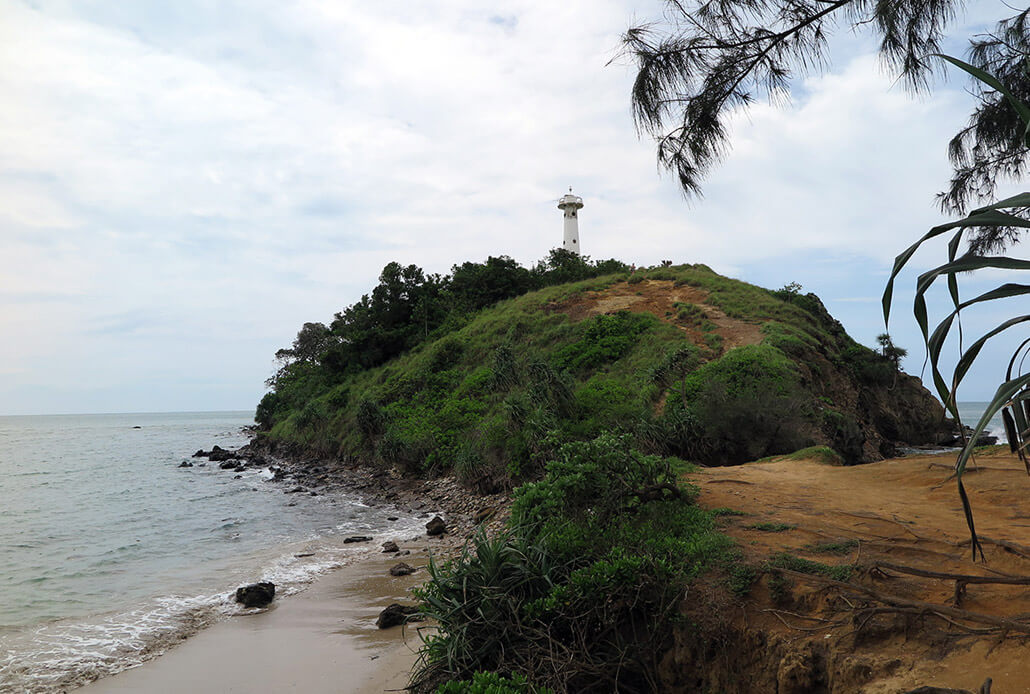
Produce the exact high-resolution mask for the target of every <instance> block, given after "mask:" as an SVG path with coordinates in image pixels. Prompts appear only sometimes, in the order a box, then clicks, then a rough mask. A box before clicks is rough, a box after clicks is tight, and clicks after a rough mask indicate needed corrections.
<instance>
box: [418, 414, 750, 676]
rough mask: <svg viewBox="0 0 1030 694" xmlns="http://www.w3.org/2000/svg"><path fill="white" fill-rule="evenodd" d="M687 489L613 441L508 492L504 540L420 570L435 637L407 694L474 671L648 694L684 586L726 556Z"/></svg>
mask: <svg viewBox="0 0 1030 694" xmlns="http://www.w3.org/2000/svg"><path fill="white" fill-rule="evenodd" d="M694 493H695V492H694V490H692V489H690V488H685V487H682V486H680V485H679V484H678V483H677V480H676V477H675V475H674V474H673V473H672V472H671V470H670V467H669V465H668V463H667V462H666V461H664V460H663V459H661V458H659V457H657V456H647V455H643V454H641V453H639V452H638V451H636V450H634V448H633V446H632V441H631V439H630V438H628V437H626V436H621V437H619V436H614V435H610V434H606V435H602V436H599V437H598V438H596V439H594V440H593V441H588V442H572V443H567V444H565V445H563V446H561V448H560V449H559V450H558V452H557V455H556V457H555V459H554V460H552V461H550V462H548V463H547V465H546V474H545V475H544V477H543V479H541V480H540V481H538V482H532V483H529V484H526V485H523V486H522V487H520V488H519V489H517V490H516V492H515V502H514V504H513V507H512V518H511V534H510V535H508V536H503V537H500V538H495V539H488V538H486V537H484V536H482V535H479V536H477V537H476V538H475V539H474V541H473V543H472V545H471V546H470V547H468V548H466V549H465V551H464V552H463V553H462V554H461V555H460V556H459V557H458V558H457V559H455V560H454V561H452V562H450V563H448V564H445V565H443V566H439V565H437V564H436V563H435V562H431V563H430V581H429V582H428V583H426V585H425V586H423V588H422V589H420V591H419V598H420V600H421V603H422V604H421V609H422V610H423V612H424V613H425V614H426V615H428V616H429V617H431V618H432V619H434V620H436V622H437V623H438V624H439V631H438V632H437V633H436V634H434V635H432V636H430V637H428V638H427V641H426V645H425V647H424V648H423V650H422V653H421V660H420V663H419V667H418V670H417V672H416V675H415V678H414V681H413V685H414V688H415V690H416V691H433V689H432V688H433V687H434V686H437V685H439V683H440V682H441V681H444V680H448V679H450V680H468V679H469V678H470V677H472V676H473V675H474V673H475V672H477V671H488V672H500V673H504V672H517V673H520V674H522V675H524V676H525V677H527V678H528V680H529V681H531V682H534V683H539V684H541V685H544V686H548V687H553V688H554V689H555V690H556V691H601V690H609V689H610V687H611V686H613V683H615V685H614V686H617V687H618V688H625V689H627V690H653V689H654V688H655V686H656V685H655V681H654V679H653V678H654V672H653V667H652V665H653V655H654V652H655V650H656V649H657V648H659V647H660V646H661V644H663V643H664V640H665V639H666V638H667V637H668V634H669V629H670V628H671V621H670V615H671V614H672V612H671V608H672V606H673V605H674V604H675V602H676V601H677V600H678V599H679V598H680V596H681V595H682V587H683V585H684V584H685V582H686V581H689V580H690V579H692V578H693V577H695V576H697V575H698V574H699V573H700V572H701V571H703V570H704V569H705V568H706V567H709V566H711V565H713V564H715V563H718V562H720V561H723V560H724V559H725V558H726V556H727V555H728V552H729V548H730V541H729V540H728V538H726V537H725V536H723V535H721V534H719V533H718V532H716V531H715V530H714V519H713V517H712V514H710V513H708V512H706V511H704V510H702V509H700V508H698V507H696V506H695V505H693V504H692V503H691V499H692V498H693V494H694ZM599 596H604V599H602V600H599V599H598V597H599ZM616 626H617V627H618V628H616ZM552 658H553V659H552Z"/></svg>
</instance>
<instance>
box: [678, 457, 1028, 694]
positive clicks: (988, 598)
mask: <svg viewBox="0 0 1030 694" xmlns="http://www.w3.org/2000/svg"><path fill="white" fill-rule="evenodd" d="M952 461H953V457H952V456H951V455H923V456H911V457H905V458H897V459H892V460H885V461H882V462H878V463H871V464H868V465H860V466H855V467H836V466H831V465H826V464H822V463H818V462H814V461H806V460H801V461H797V460H781V461H772V462H758V463H751V464H748V465H742V466H738V467H727V468H708V469H705V470H703V471H701V472H699V473H695V474H692V475H690V476H689V478H690V480H691V481H692V482H694V483H696V484H698V485H699V486H700V488H701V496H700V503H701V505H703V506H705V507H707V508H727V509H732V510H733V511H739V512H742V513H744V514H746V515H725V516H723V517H722V518H723V520H724V524H725V526H726V527H725V530H726V532H728V533H729V534H730V535H732V536H733V537H734V538H735V539H737V540H738V541H739V543H740V546H741V548H742V550H743V552H744V553H745V556H746V557H747V559H748V561H749V562H751V563H753V564H755V565H758V564H761V563H762V562H764V561H766V560H767V559H768V558H769V557H771V556H773V555H776V554H777V553H781V552H788V553H790V554H791V555H793V556H795V557H798V558H800V559H807V560H811V561H816V562H820V563H822V564H826V565H831V566H833V565H839V564H851V565H854V566H855V567H856V568H855V570H854V571H853V573H852V576H851V578H850V579H849V583H850V585H851V586H853V587H849V586H848V585H845V584H841V583H839V582H837V583H835V582H833V581H832V580H826V579H825V578H820V577H808V576H806V575H803V574H794V573H787V572H773V573H769V574H766V575H765V576H764V577H763V578H762V579H761V580H760V581H759V582H758V583H757V584H756V585H755V587H754V588H753V590H752V592H751V594H750V595H749V596H748V598H747V599H746V600H745V606H744V614H742V615H741V616H740V619H741V620H744V622H745V623H746V625H747V628H748V629H760V630H761V631H764V632H767V633H774V634H779V635H781V636H782V637H784V638H787V639H791V640H792V641H793V642H798V643H802V642H808V643H809V644H816V645H818V646H819V648H820V649H822V650H823V651H826V649H827V648H828V649H829V651H827V652H828V653H829V655H828V656H827V658H830V656H833V657H837V658H838V659H839V660H840V662H841V663H842V664H841V665H840V666H839V667H838V668H837V670H838V672H837V677H838V679H842V678H845V677H846V676H848V675H847V673H845V672H843V670H846V669H847V668H852V669H853V670H854V671H855V672H862V673H865V674H863V675H862V676H861V677H858V676H856V677H857V678H858V680H862V679H865V680H866V681H864V682H859V681H857V680H856V681H854V682H853V683H852V685H848V686H845V687H844V688H840V687H830V688H829V689H827V690H826V691H862V692H884V693H886V692H904V691H908V690H909V689H912V688H915V687H917V686H920V685H935V686H938V687H952V688H963V689H968V690H970V691H974V692H975V691H978V690H979V687H980V686H981V684H982V683H983V682H984V680H985V679H986V678H987V677H991V678H993V680H994V690H993V691H994V692H995V693H998V692H1003V693H1005V694H1014V693H1017V692H1027V693H1030V585H1026V584H1027V583H1030V479H1028V477H1027V473H1026V470H1025V469H1024V466H1023V465H1022V463H1020V462H1019V461H1018V459H1016V457H1015V456H1013V455H1010V454H1008V453H1007V452H998V451H996V450H995V451H992V452H990V453H988V454H985V455H981V456H979V457H978V467H977V468H970V469H971V472H969V473H968V474H967V477H966V478H965V479H966V486H967V491H968V493H969V498H970V501H971V503H972V506H973V510H974V513H975V519H976V527H977V531H978V532H979V533H980V535H981V536H982V539H983V541H984V550H985V552H986V556H987V562H986V563H982V562H978V563H974V562H973V561H972V555H971V552H970V548H969V533H968V530H967V528H966V523H965V519H964V516H963V513H962V509H961V505H960V502H959V496H958V492H957V489H956V485H955V482H954V480H953V479H949V477H950V473H951V470H950V464H951V462H952ZM783 526H787V527H786V528H784V527H783ZM763 528H764V530H763ZM770 529H776V530H779V531H777V532H770V531H769V530H770ZM950 575H954V576H960V577H962V576H966V577H977V578H978V579H987V580H1000V581H1001V582H1000V583H978V582H977V579H972V580H956V579H955V578H952V577H951V576H950ZM773 576H779V577H780V578H771V577H773ZM770 580H772V583H770ZM1020 581H1022V582H1023V584H1022V585H1020V584H1019V583H1020ZM784 582H785V583H786V584H787V586H788V587H787V588H786V589H784ZM833 644H837V645H838V647H837V648H836V651H834V645H833ZM834 654H835V655H834ZM842 654H844V655H842ZM845 655H846V657H845ZM856 663H857V664H856ZM858 664H860V665H861V667H859V665H858ZM781 667H782V662H781ZM798 691H802V690H798ZM820 691H823V690H820Z"/></svg>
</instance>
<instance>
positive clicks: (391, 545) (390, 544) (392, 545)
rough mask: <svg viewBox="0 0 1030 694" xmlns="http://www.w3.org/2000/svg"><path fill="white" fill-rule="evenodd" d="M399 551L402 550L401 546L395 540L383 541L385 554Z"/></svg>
mask: <svg viewBox="0 0 1030 694" xmlns="http://www.w3.org/2000/svg"><path fill="white" fill-rule="evenodd" d="M399 551H401V548H400V547H398V546H397V543H396V542H394V541H393V540H388V541H386V542H384V543H383V554H387V553H389V552H399Z"/></svg>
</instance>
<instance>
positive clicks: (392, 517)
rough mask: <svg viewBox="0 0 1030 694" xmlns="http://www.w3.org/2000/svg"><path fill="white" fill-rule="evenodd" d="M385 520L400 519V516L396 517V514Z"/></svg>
mask: <svg viewBox="0 0 1030 694" xmlns="http://www.w3.org/2000/svg"><path fill="white" fill-rule="evenodd" d="M386 520H388V521H395V520H400V518H398V517H397V516H390V517H389V518H387V519H386Z"/></svg>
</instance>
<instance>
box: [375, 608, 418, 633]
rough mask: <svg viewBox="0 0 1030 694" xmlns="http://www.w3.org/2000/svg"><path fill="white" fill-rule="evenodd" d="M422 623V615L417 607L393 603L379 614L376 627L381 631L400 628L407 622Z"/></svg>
mask: <svg viewBox="0 0 1030 694" xmlns="http://www.w3.org/2000/svg"><path fill="white" fill-rule="evenodd" d="M420 621H422V615H420V614H419V613H418V608H417V607H415V606H408V605H399V604H397V603H393V604H392V605H390V606H389V607H387V608H386V609H385V610H383V611H382V612H380V613H379V618H378V619H376V626H377V627H379V628H380V629H389V628H390V627H395V626H400V625H401V624H404V623H405V622H420Z"/></svg>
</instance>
